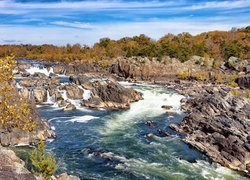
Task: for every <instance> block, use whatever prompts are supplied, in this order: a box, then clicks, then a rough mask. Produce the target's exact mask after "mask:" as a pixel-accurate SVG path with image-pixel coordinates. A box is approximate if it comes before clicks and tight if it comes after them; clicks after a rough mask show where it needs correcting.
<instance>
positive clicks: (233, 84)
mask: <svg viewBox="0 0 250 180" xmlns="http://www.w3.org/2000/svg"><path fill="white" fill-rule="evenodd" d="M229 86H232V87H238V84H237V83H236V82H234V81H231V82H230V83H229Z"/></svg>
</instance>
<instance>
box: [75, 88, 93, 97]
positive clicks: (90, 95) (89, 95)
mask: <svg viewBox="0 0 250 180" xmlns="http://www.w3.org/2000/svg"><path fill="white" fill-rule="evenodd" d="M78 87H79V88H80V89H82V90H83V95H82V97H83V99H84V100H88V99H90V98H91V97H92V92H91V91H90V90H87V89H84V88H83V87H82V86H81V85H78Z"/></svg>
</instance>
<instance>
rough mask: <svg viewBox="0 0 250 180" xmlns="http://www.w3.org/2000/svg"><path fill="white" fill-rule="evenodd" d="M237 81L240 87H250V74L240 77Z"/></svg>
mask: <svg viewBox="0 0 250 180" xmlns="http://www.w3.org/2000/svg"><path fill="white" fill-rule="evenodd" d="M236 83H237V84H238V85H239V86H240V87H245V88H250V74H248V75H245V76H240V77H238V78H237V79H236Z"/></svg>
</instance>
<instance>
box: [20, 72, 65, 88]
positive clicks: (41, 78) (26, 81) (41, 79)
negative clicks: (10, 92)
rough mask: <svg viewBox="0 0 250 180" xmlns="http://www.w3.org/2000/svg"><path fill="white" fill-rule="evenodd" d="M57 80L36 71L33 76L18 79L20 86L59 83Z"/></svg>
mask: <svg viewBox="0 0 250 180" xmlns="http://www.w3.org/2000/svg"><path fill="white" fill-rule="evenodd" d="M59 83H60V82H59V80H58V78H57V77H55V76H52V77H48V76H46V75H45V74H42V73H37V74H34V75H33V76H29V77H26V78H23V79H21V80H20V81H19V85H20V86H22V87H42V86H49V85H59Z"/></svg>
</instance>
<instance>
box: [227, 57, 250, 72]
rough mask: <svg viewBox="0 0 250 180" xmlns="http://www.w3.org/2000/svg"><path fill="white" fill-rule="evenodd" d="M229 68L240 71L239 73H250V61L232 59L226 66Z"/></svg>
mask: <svg viewBox="0 0 250 180" xmlns="http://www.w3.org/2000/svg"><path fill="white" fill-rule="evenodd" d="M225 65H226V66H227V67H228V68H230V69H232V70H235V71H238V72H246V73H248V72H250V61H249V60H247V59H246V60H242V59H240V58H236V57H230V58H229V59H228V60H227V62H226V64H225Z"/></svg>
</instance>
